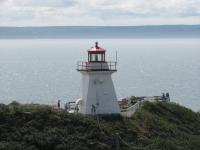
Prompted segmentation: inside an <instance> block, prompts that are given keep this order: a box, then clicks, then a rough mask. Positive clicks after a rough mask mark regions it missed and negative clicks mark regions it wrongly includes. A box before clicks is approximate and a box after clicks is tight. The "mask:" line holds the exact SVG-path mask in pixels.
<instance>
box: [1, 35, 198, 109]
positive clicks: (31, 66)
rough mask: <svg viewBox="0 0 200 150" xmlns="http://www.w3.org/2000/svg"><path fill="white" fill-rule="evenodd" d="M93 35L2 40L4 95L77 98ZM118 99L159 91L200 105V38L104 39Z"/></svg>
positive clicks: (184, 102)
mask: <svg viewBox="0 0 200 150" xmlns="http://www.w3.org/2000/svg"><path fill="white" fill-rule="evenodd" d="M95 41H96V39H95V40H93V39H88V40H87V39H86V40H85V39H84V40H82V39H78V40H68V39H62V40H60V39H57V40H53V39H52V40H46V39H44V40H41V39H38V40H0V100H1V101H5V100H29V101H33V102H34V101H38V100H39V101H41V102H42V101H57V100H58V99H60V100H61V102H66V101H75V100H76V97H77V94H78V89H79V86H80V82H81V74H79V73H78V72H77V71H76V67H77V61H79V60H82V61H86V60H87V50H88V49H89V48H90V47H91V46H94V45H95V44H94V43H95ZM98 41H99V46H100V47H102V48H104V49H106V50H107V51H106V60H107V61H115V60H116V51H117V70H118V71H117V72H116V73H114V74H113V75H112V78H113V82H114V86H115V90H116V93H117V97H118V99H119V100H120V99H122V98H125V97H129V96H131V95H134V96H157V95H161V94H162V93H163V92H164V93H166V92H169V93H170V97H171V101H173V102H176V103H179V104H180V105H183V106H185V107H188V108H191V109H192V110H194V111H198V110H200V39H99V40H98Z"/></svg>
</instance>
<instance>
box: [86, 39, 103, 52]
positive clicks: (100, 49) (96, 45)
mask: <svg viewBox="0 0 200 150" xmlns="http://www.w3.org/2000/svg"><path fill="white" fill-rule="evenodd" d="M105 51H106V50H105V49H103V48H101V47H99V46H98V42H95V46H94V47H91V48H90V49H89V50H88V52H89V53H93V54H94V53H95V54H97V53H98V54H102V53H105Z"/></svg>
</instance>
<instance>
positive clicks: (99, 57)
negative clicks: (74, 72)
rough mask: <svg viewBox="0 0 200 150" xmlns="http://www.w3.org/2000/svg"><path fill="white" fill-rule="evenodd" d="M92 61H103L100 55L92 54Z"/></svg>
mask: <svg viewBox="0 0 200 150" xmlns="http://www.w3.org/2000/svg"><path fill="white" fill-rule="evenodd" d="M92 61H103V60H102V57H101V54H92Z"/></svg>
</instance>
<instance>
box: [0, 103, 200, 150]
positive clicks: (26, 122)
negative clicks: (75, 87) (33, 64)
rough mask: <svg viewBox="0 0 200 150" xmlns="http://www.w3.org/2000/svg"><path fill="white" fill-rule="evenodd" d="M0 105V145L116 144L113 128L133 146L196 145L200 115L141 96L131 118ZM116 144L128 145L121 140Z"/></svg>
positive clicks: (15, 148)
mask: <svg viewBox="0 0 200 150" xmlns="http://www.w3.org/2000/svg"><path fill="white" fill-rule="evenodd" d="M27 111H29V112H31V114H28V113H24V112H27ZM99 122H100V126H101V128H102V130H103V132H104V133H105V135H107V136H108V137H109V138H108V137H107V136H105V135H104V133H102V131H101V130H100V127H99V124H98V121H97V117H90V116H81V115H74V114H68V113H66V112H54V111H52V110H51V108H48V107H47V108H46V107H45V108H44V107H43V106H39V107H37V108H32V109H30V110H28V109H27V108H22V107H20V109H19V107H18V106H12V105H9V106H5V105H2V104H1V106H0V150H2V149H4V150H6V149H10V150H21V149H30V150H36V149H41V150H54V149H56V150H63V149H66V150H68V149H70V150H78V149H81V150H87V149H92V150H95V149H96V150H97V149H105V150H109V149H116V139H115V135H116V133H119V135H120V137H121V138H122V139H123V141H125V142H126V143H127V144H128V145H130V146H132V147H134V148H135V149H140V148H142V149H187V150H188V149H192V150H194V149H199V148H200V115H199V114H198V113H195V112H193V111H192V110H189V109H187V108H185V107H182V106H179V105H177V104H174V103H162V102H154V103H150V102H145V103H144V105H143V106H142V108H141V109H139V110H137V111H136V113H135V114H134V115H133V116H132V117H131V118H125V117H122V116H120V115H119V116H99ZM120 148H121V149H123V150H125V149H131V148H130V147H128V146H127V145H125V144H124V143H123V142H122V141H121V140H120Z"/></svg>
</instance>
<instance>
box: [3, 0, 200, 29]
mask: <svg viewBox="0 0 200 150" xmlns="http://www.w3.org/2000/svg"><path fill="white" fill-rule="evenodd" d="M180 24H184V25H194V24H198V25H199V24H200V0H0V26H137V25H180Z"/></svg>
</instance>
